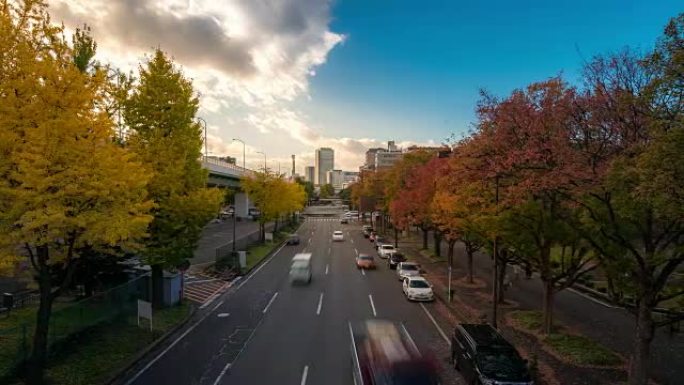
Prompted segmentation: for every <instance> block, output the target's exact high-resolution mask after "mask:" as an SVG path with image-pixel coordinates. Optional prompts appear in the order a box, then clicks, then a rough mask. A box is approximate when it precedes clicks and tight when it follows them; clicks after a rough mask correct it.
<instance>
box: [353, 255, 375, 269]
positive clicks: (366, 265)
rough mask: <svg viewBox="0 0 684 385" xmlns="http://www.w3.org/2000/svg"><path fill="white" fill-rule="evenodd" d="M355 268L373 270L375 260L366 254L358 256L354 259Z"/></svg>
mask: <svg viewBox="0 0 684 385" xmlns="http://www.w3.org/2000/svg"><path fill="white" fill-rule="evenodd" d="M356 268H357V269H375V258H373V256H372V255H368V254H359V256H358V257H356Z"/></svg>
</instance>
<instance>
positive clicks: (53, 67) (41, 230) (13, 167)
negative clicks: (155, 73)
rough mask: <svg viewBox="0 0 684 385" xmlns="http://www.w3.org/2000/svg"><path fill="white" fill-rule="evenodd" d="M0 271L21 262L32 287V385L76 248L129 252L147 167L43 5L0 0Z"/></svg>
mask: <svg viewBox="0 0 684 385" xmlns="http://www.w3.org/2000/svg"><path fill="white" fill-rule="evenodd" d="M0 35H2V36H3V38H2V39H0V52H2V53H3V54H2V55H0V95H2V97H1V98H0V153H1V154H2V155H1V156H0V208H1V209H0V266H5V267H8V266H13V265H14V264H15V263H16V261H18V260H20V259H21V258H28V260H29V262H30V263H29V266H30V268H31V269H32V270H33V273H34V279H35V280H36V283H37V285H38V291H39V296H40V297H39V298H40V302H39V305H38V310H37V313H36V323H35V331H34V333H33V347H32V349H31V355H30V369H29V370H28V371H27V374H28V378H27V380H28V382H29V383H30V384H40V383H42V377H43V370H44V367H45V363H46V359H47V348H48V332H49V325H50V318H51V313H52V305H53V302H54V300H55V299H56V298H57V297H58V296H59V295H60V294H62V293H63V292H64V290H65V289H66V288H68V287H69V285H70V283H71V282H72V278H73V274H74V271H75V270H76V268H77V266H78V265H79V262H80V259H81V257H82V256H81V255H80V253H79V250H82V249H84V248H86V247H89V248H94V249H98V248H108V247H113V246H119V247H123V248H136V247H137V246H138V244H137V242H136V241H138V240H139V239H140V238H142V237H143V236H144V235H145V233H146V230H147V226H148V224H149V222H150V221H151V220H152V217H151V216H150V215H149V214H148V212H149V210H150V209H151V207H152V202H151V201H149V200H148V198H147V191H146V187H147V185H148V181H149V179H150V174H149V171H148V170H147V168H146V166H145V165H144V164H142V163H141V162H140V161H139V160H138V159H137V157H136V155H135V154H134V153H132V152H131V151H129V150H127V149H125V148H121V147H119V146H117V145H115V144H114V143H113V141H112V137H113V134H114V133H113V130H112V128H113V125H112V121H111V120H110V119H109V116H108V115H107V114H106V113H104V112H103V111H101V110H99V109H97V108H94V106H96V105H97V104H98V103H99V102H100V99H101V98H102V95H103V93H102V90H103V89H104V88H105V87H106V86H107V84H106V83H107V77H106V74H105V73H104V72H103V71H100V70H97V69H95V70H93V71H90V72H83V71H81V70H79V68H78V67H77V65H76V64H75V63H74V57H75V53H74V48H73V47H71V46H70V45H69V44H68V42H67V41H65V38H64V34H63V30H62V28H61V27H55V26H53V25H52V24H51V23H50V19H49V15H48V13H47V10H46V6H45V5H44V3H43V2H41V1H32V0H26V1H23V2H19V3H18V2H12V1H7V0H3V1H1V2H0Z"/></svg>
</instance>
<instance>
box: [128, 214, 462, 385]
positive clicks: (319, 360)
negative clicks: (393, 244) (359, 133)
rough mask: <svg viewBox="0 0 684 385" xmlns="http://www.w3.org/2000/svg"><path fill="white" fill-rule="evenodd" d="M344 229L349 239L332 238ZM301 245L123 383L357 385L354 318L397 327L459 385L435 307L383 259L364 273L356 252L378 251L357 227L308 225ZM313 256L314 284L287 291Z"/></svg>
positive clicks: (276, 258)
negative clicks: (295, 266) (300, 257)
mask: <svg viewBox="0 0 684 385" xmlns="http://www.w3.org/2000/svg"><path fill="white" fill-rule="evenodd" d="M333 230H343V231H344V233H345V241H344V242H332V232H333ZM298 232H299V234H300V236H301V239H302V243H301V244H300V245H299V246H284V247H282V248H281V249H280V250H279V251H278V252H277V253H275V254H274V255H273V256H272V257H270V258H269V259H268V260H266V261H265V263H264V264H262V265H261V266H260V267H258V268H257V270H255V271H254V272H253V273H251V274H250V275H248V276H246V277H245V278H244V279H242V280H241V281H238V282H237V283H236V284H235V285H234V286H233V287H232V288H231V289H230V290H229V291H228V292H227V293H225V294H224V295H223V296H221V297H219V298H217V299H216V300H215V301H214V302H212V303H210V304H208V306H207V307H206V308H205V309H203V310H202V311H201V312H200V314H198V315H197V317H196V319H194V320H193V321H192V322H191V323H189V324H188V326H187V328H186V329H184V330H182V331H179V332H178V333H177V335H176V336H173V337H172V338H171V339H170V340H169V342H168V343H167V344H165V346H162V347H160V348H158V349H157V350H156V351H154V352H151V353H150V354H149V355H148V357H146V359H145V360H143V361H141V362H140V364H139V365H138V367H137V368H135V370H133V371H132V374H131V375H130V377H129V378H128V380H127V381H123V382H122V383H125V384H135V385H142V384H153V383H155V384H157V383H159V384H161V383H168V384H197V385H205V384H209V385H218V384H240V385H249V384H255V385H257V384H258V385H264V384H293V385H294V384H299V385H304V384H351V383H353V381H352V377H351V356H350V339H349V338H350V337H349V332H348V326H347V325H348V322H349V321H351V322H355V321H361V320H364V319H368V318H373V317H378V318H383V319H389V320H393V321H401V322H403V323H404V324H405V326H406V328H407V330H408V331H409V333H410V334H411V335H412V337H413V338H414V340H415V341H416V344H417V345H418V347H419V349H420V350H421V351H422V352H423V353H424V354H428V355H433V356H434V357H435V358H436V359H437V360H438V361H439V362H440V363H441V364H442V366H443V371H442V374H443V384H445V385H446V384H460V383H462V381H461V379H460V377H458V375H457V374H456V373H455V372H454V371H453V370H452V369H451V368H449V367H448V364H447V362H446V357H447V354H448V344H447V342H446V341H445V340H444V339H443V337H442V336H441V334H440V332H439V331H438V328H437V327H436V326H435V324H434V323H433V320H432V319H431V316H432V317H434V318H435V322H437V324H439V325H441V327H442V330H443V332H444V333H446V334H449V330H448V326H447V324H446V322H445V321H444V320H443V319H441V318H440V317H439V316H438V314H437V313H436V312H435V311H434V306H438V304H430V303H428V304H425V305H424V307H423V306H421V304H418V303H411V302H408V301H407V300H406V299H405V298H404V295H403V293H402V291H401V286H400V282H399V281H398V280H397V278H396V275H395V273H394V271H392V270H388V269H387V267H386V266H385V265H383V264H382V262H384V260H380V259H378V260H377V262H378V264H379V269H378V270H376V271H364V272H362V271H359V270H357V269H356V267H355V264H354V258H355V256H356V253H357V252H362V253H374V248H373V247H372V243H370V242H369V241H368V240H367V239H365V238H363V236H362V235H361V232H360V225H358V224H349V225H340V224H339V222H338V221H337V220H325V219H322V218H319V219H312V220H310V221H307V222H305V223H304V224H303V225H302V227H301V228H300V229H299V231H298ZM298 252H311V253H312V254H313V260H312V265H313V280H312V282H311V284H310V285H308V286H291V285H290V283H289V280H288V269H289V264H290V260H291V259H292V257H293V256H294V255H295V254H296V253H298Z"/></svg>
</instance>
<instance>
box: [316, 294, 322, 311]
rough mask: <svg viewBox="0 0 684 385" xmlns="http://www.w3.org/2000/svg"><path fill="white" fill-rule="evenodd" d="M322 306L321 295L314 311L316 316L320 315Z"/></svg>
mask: <svg viewBox="0 0 684 385" xmlns="http://www.w3.org/2000/svg"><path fill="white" fill-rule="evenodd" d="M322 306H323V293H321V296H320V297H318V309H316V315H321V307H322Z"/></svg>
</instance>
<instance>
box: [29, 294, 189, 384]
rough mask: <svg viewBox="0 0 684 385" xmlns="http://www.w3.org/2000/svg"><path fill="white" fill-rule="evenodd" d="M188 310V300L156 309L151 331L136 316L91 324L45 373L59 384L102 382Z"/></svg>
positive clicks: (57, 356)
mask: <svg viewBox="0 0 684 385" xmlns="http://www.w3.org/2000/svg"><path fill="white" fill-rule="evenodd" d="M189 311H190V305H189V304H188V303H183V304H181V305H179V306H174V307H170V308H166V309H163V310H160V311H157V312H156V313H155V314H154V324H153V330H152V331H150V330H149V327H148V328H142V327H140V328H139V327H138V326H137V325H136V320H135V318H134V317H129V318H127V319H121V320H119V321H112V322H106V323H101V324H99V325H97V326H95V327H92V328H90V329H88V330H86V331H84V332H82V333H79V334H78V335H76V336H74V337H73V338H71V339H70V340H69V341H68V342H67V343H65V344H64V345H63V346H62V347H61V348H60V349H59V351H57V352H55V353H54V355H53V356H52V357H51V361H50V364H49V367H48V369H47V371H46V375H47V377H48V378H49V379H50V381H51V382H52V383H54V384H60V385H91V384H98V383H102V382H104V381H105V380H106V379H107V378H108V377H109V376H111V375H112V374H113V373H114V371H116V370H118V369H120V368H121V367H123V366H124V365H125V364H126V363H127V362H128V361H129V360H130V359H132V358H133V357H134V356H135V355H136V354H137V353H138V352H139V351H141V350H142V349H144V348H145V347H147V346H148V345H149V344H151V343H152V342H153V341H154V340H156V339H157V338H159V337H160V336H161V335H163V334H164V333H165V332H167V331H169V330H171V328H173V327H174V326H175V325H177V324H178V323H180V322H181V321H183V320H184V319H185V317H187V315H188V313H189ZM15 383H16V384H23V382H15Z"/></svg>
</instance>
